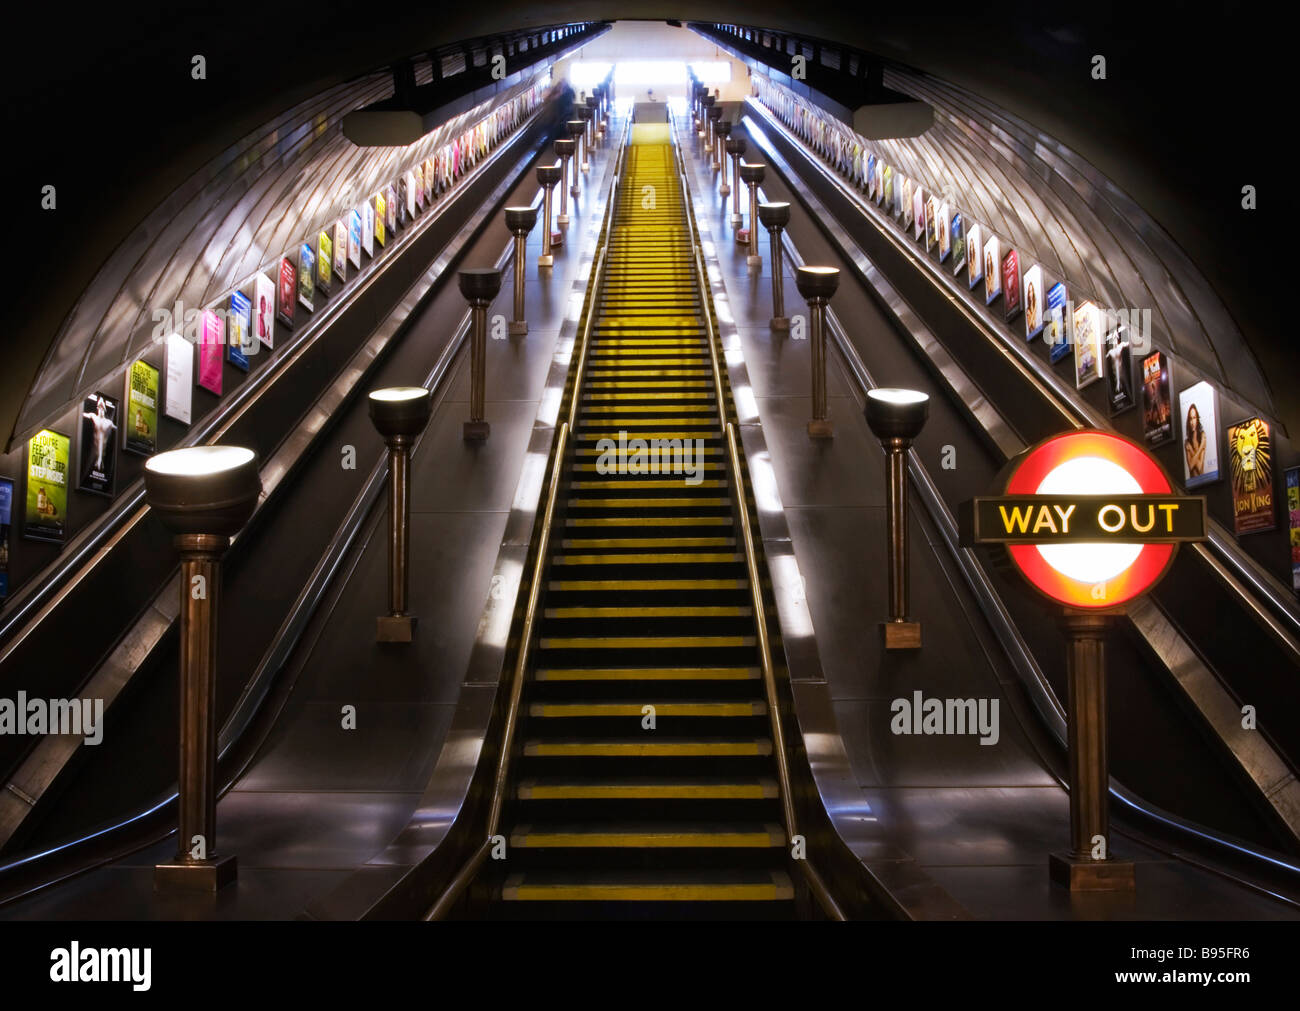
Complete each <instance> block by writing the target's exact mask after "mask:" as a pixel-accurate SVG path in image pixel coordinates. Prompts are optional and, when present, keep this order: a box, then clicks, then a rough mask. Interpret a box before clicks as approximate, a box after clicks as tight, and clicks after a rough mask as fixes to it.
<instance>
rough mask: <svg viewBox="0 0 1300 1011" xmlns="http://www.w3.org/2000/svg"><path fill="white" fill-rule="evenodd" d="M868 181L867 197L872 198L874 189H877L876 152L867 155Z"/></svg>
mask: <svg viewBox="0 0 1300 1011" xmlns="http://www.w3.org/2000/svg"><path fill="white" fill-rule="evenodd" d="M866 182H867V199H868V200H870V199H871V197H872V191H873V190H874V189H875V186H876V156H875V155H874V154H869V155H867V179H866Z"/></svg>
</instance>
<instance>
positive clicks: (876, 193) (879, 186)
mask: <svg viewBox="0 0 1300 1011" xmlns="http://www.w3.org/2000/svg"><path fill="white" fill-rule="evenodd" d="M872 197H873V199H874V200H875V201H876V206H877V207H879V206H880V201H881V200H883V199H884V198H885V163H884V161H883V160H882V159H880V158H877V159H876V176H875V178H874V179H873V180H872Z"/></svg>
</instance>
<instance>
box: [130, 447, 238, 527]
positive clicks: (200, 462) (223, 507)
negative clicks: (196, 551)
mask: <svg viewBox="0 0 1300 1011" xmlns="http://www.w3.org/2000/svg"><path fill="white" fill-rule="evenodd" d="M144 491H145V499H146V501H147V502H148V503H149V507H150V508H151V509H153V510H154V511H155V512H157V514H158V515H159V517H160V518H161V519H162V521H163V522H164V523H165V524H166V525H167V526H168V528H169V529H171V531H172V532H173V533H177V534H215V535H218V536H226V537H229V536H231V535H233V534H236V533H238V532H239V530H240V529H241V528H242V527H243V525H244V524H245V523H247V522H248V518H249V517H250V516H252V515H253V509H254V508H255V507H256V506H257V498H258V496H259V495H260V494H261V493H262V479H261V477H260V475H259V474H258V472H257V454H256V453H254V452H253V451H252V450H251V449H245V448H244V447H242V446H190V447H188V448H186V449H174V450H172V451H171V452H168V453H159V454H158V455H157V456H153V457H150V458H149V460H148V461H147V462H146V463H145V465H144Z"/></svg>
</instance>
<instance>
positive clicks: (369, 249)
mask: <svg viewBox="0 0 1300 1011" xmlns="http://www.w3.org/2000/svg"><path fill="white" fill-rule="evenodd" d="M361 248H362V249H363V250H365V253H366V255H367V256H370V257H373V256H374V255H375V209H374V208H373V207H372V206H370V201H369V200H367V201H366V202H365V203H363V204H362V205H361Z"/></svg>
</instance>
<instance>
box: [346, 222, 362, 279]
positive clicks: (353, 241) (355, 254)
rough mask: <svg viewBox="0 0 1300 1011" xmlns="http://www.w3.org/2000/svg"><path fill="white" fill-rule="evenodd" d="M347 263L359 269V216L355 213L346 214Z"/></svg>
mask: <svg viewBox="0 0 1300 1011" xmlns="http://www.w3.org/2000/svg"><path fill="white" fill-rule="evenodd" d="M348 262H349V263H351V264H352V266H353V267H355V268H356V269H357V270H360V269H361V215H360V214H359V213H358V212H357V211H349V212H348Z"/></svg>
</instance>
